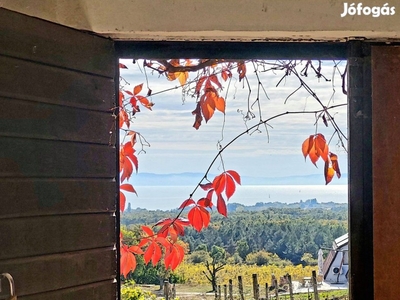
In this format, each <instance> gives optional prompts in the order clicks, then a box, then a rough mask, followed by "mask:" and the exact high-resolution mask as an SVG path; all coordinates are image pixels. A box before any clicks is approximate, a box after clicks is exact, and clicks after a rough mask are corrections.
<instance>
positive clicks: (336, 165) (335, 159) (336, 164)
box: [329, 152, 342, 178]
mask: <svg viewBox="0 0 400 300" xmlns="http://www.w3.org/2000/svg"><path fill="white" fill-rule="evenodd" d="M329 157H330V160H331V162H332V168H333V169H334V170H335V172H336V176H337V178H340V177H341V176H342V174H341V173H340V168H339V162H338V157H337V155H336V154H334V153H332V152H331V153H330V154H329Z"/></svg>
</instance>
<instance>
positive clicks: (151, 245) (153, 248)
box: [139, 226, 165, 266]
mask: <svg viewBox="0 0 400 300" xmlns="http://www.w3.org/2000/svg"><path fill="white" fill-rule="evenodd" d="M142 229H143V231H144V232H145V233H146V235H147V237H144V238H142V240H141V241H140V243H139V247H143V246H145V245H147V249H146V250H145V252H144V255H143V258H144V261H145V263H146V264H147V263H149V262H150V260H151V262H152V264H153V266H155V265H156V264H157V263H158V262H159V260H160V259H161V256H162V250H161V248H160V245H163V244H164V243H165V239H164V238H162V237H157V236H156V235H155V234H154V232H153V230H151V228H149V227H147V226H142Z"/></svg>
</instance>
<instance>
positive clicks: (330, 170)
mask: <svg viewBox="0 0 400 300" xmlns="http://www.w3.org/2000/svg"><path fill="white" fill-rule="evenodd" d="M324 175H325V184H328V183H329V182H331V180H332V178H333V176H334V175H335V170H334V169H333V168H332V167H331V166H330V165H329V162H328V161H326V162H325V168H324Z"/></svg>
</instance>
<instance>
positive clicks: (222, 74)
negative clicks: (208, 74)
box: [221, 69, 232, 81]
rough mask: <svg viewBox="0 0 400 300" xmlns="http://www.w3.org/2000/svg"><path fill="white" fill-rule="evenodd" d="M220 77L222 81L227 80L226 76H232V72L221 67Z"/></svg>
mask: <svg viewBox="0 0 400 300" xmlns="http://www.w3.org/2000/svg"><path fill="white" fill-rule="evenodd" d="M221 77H222V79H223V80H224V81H227V80H228V78H232V72H231V71H230V70H229V69H223V70H222V72H221Z"/></svg>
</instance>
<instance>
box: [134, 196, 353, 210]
mask: <svg viewBox="0 0 400 300" xmlns="http://www.w3.org/2000/svg"><path fill="white" fill-rule="evenodd" d="M347 206H348V205H347V203H336V202H324V203H319V202H318V201H317V199H308V200H306V201H303V200H300V202H295V203H283V202H265V203H264V202H258V203H256V204H255V205H244V204H241V203H228V206H227V208H228V212H240V211H262V210H266V209H269V208H300V209H318V208H319V209H326V210H330V211H343V210H344V209H347ZM135 211H138V212H144V211H148V210H147V209H144V208H136V209H132V208H131V204H130V203H128V209H127V212H128V213H130V212H135ZM159 211H163V210H159ZM165 211H169V212H174V211H178V209H169V210H165Z"/></svg>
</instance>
